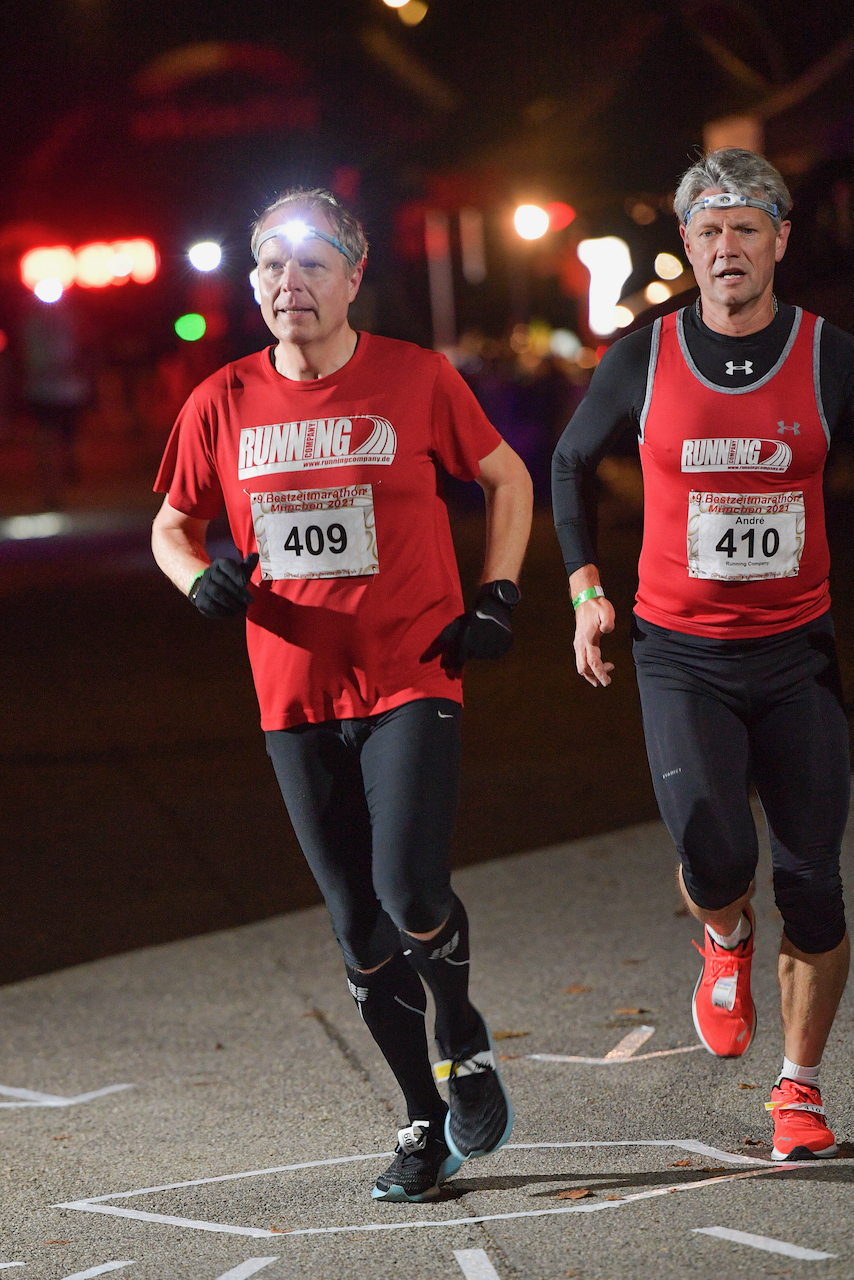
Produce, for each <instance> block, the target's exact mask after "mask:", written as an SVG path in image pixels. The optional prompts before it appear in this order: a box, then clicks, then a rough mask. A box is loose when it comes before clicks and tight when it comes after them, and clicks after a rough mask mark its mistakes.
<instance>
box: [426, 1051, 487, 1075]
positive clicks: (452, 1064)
mask: <svg viewBox="0 0 854 1280" xmlns="http://www.w3.org/2000/svg"><path fill="white" fill-rule="evenodd" d="M494 1070H495V1054H494V1053H493V1052H492V1050H491V1049H481V1050H480V1052H479V1053H472V1052H471V1050H470V1049H463V1050H462V1052H461V1053H458V1054H455V1055H454V1056H453V1057H452V1058H446V1059H445V1060H444V1061H443V1062H437V1063H435V1065H434V1067H433V1075H434V1076H435V1078H436V1080H460V1079H462V1078H463V1077H465V1076H480V1075H484V1073H485V1072H487V1071H494Z"/></svg>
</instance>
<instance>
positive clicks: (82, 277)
mask: <svg viewBox="0 0 854 1280" xmlns="http://www.w3.org/2000/svg"><path fill="white" fill-rule="evenodd" d="M115 256H116V251H115V249H114V248H113V246H112V245H110V244H100V243H98V244H84V245H83V246H82V247H81V248H79V249H78V250H77V252H76V253H75V255H74V259H75V262H76V266H77V270H76V277H77V283H78V284H79V285H81V286H82V287H83V288H84V289H103V287H104V285H107V284H112V283H113V280H114V279H115V277H114V275H113V259H114V258H115Z"/></svg>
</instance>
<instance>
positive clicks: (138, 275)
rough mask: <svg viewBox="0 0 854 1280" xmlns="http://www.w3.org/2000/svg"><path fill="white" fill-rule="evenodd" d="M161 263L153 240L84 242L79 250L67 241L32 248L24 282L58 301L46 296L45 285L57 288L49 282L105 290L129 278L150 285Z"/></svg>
mask: <svg viewBox="0 0 854 1280" xmlns="http://www.w3.org/2000/svg"><path fill="white" fill-rule="evenodd" d="M158 265H159V264H158V257H157V249H156V248H155V246H154V245H153V244H152V242H151V241H150V240H144V239H138V240H114V241H113V242H112V243H111V244H107V243H105V242H101V241H97V242H93V243H92V244H84V245H81V246H80V248H79V249H76V250H74V249H71V248H69V246H68V245H66V244H60V245H53V246H52V247H50V248H48V247H44V248H38V249H30V251H29V252H28V253H25V254H24V256H23V257H22V258H21V262H20V272H21V280H22V281H23V283H24V284H25V285H26V286H27V288H28V289H32V290H33V291H34V293H36V295H37V296H38V297H39V298H41V299H42V301H43V302H48V301H50V302H55V301H56V298H47V297H45V288H46V289H47V291H48V292H50V290H51V288H52V287H53V286H50V285H47V284H46V282H47V281H51V280H54V281H55V280H58V281H59V283H60V285H61V286H62V289H69V288H70V287H71V285H73V284H79V285H82V286H83V288H84V289H103V288H104V287H105V286H106V285H108V284H126V283H127V280H128V278H130V279H132V280H135V281H136V282H137V284H148V283H149V281H151V280H153V279H154V277H155V276H156V275H157V268H158ZM42 286H44V287H42ZM40 288H41V291H39V290H40ZM61 292H62V290H60V293H61ZM57 297H59V294H57Z"/></svg>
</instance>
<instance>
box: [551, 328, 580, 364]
mask: <svg viewBox="0 0 854 1280" xmlns="http://www.w3.org/2000/svg"><path fill="white" fill-rule="evenodd" d="M549 346H550V347H551V350H552V353H553V354H554V355H556V356H560V358H561V359H562V360H574V359H575V357H576V356H577V355H578V353H579V351H580V350H581V339H580V338H579V336H578V334H577V333H573V332H572V330H571V329H555V330H554V332H553V333H552V336H551V339H550V342H549Z"/></svg>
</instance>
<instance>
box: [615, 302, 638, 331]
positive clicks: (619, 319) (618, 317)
mask: <svg viewBox="0 0 854 1280" xmlns="http://www.w3.org/2000/svg"><path fill="white" fill-rule="evenodd" d="M634 318H635V313H634V312H633V311H632V310H631V308H630V307H619V306H617V307H614V323H615V324H616V326H617V328H618V329H625V327H626V325H627V324H631V323H632V321H633V320H634Z"/></svg>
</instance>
